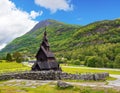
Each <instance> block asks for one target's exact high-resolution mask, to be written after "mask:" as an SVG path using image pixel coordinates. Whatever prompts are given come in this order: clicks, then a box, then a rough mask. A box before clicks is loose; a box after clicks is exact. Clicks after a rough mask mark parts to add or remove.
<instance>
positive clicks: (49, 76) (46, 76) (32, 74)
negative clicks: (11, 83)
mask: <svg viewBox="0 0 120 93" xmlns="http://www.w3.org/2000/svg"><path fill="white" fill-rule="evenodd" d="M107 76H109V73H96V74H90V73H86V74H70V73H64V72H61V71H29V72H19V73H9V74H2V75H0V80H9V79H29V80H63V79H69V80H103V79H105V78H106V77H107Z"/></svg>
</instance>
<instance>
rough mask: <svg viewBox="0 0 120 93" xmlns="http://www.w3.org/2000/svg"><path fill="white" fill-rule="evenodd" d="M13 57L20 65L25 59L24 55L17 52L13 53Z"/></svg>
mask: <svg viewBox="0 0 120 93" xmlns="http://www.w3.org/2000/svg"><path fill="white" fill-rule="evenodd" d="M13 57H14V60H15V61H16V62H18V63H20V62H22V61H23V57H22V54H21V53H19V52H15V53H13Z"/></svg>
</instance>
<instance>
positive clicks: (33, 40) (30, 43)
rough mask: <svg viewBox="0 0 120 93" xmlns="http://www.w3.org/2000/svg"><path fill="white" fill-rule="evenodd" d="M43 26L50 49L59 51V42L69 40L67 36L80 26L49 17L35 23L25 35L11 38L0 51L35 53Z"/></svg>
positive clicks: (69, 36) (70, 35) (41, 35)
mask: <svg viewBox="0 0 120 93" xmlns="http://www.w3.org/2000/svg"><path fill="white" fill-rule="evenodd" d="M45 27H46V30H47V33H48V38H49V41H50V45H51V48H52V50H53V51H59V50H62V49H63V47H61V44H63V43H64V42H65V41H69V38H71V37H72V35H73V33H75V32H76V31H77V30H78V29H79V28H80V27H81V26H76V25H70V24H65V23H62V22H58V21H56V20H51V19H48V20H44V21H41V22H39V23H38V24H36V25H35V27H33V29H32V30H30V31H29V32H28V33H26V34H25V35H23V36H21V37H18V38H16V39H15V40H13V41H12V42H11V43H9V44H8V45H7V46H6V47H5V48H4V49H3V50H2V51H1V52H14V51H21V52H26V51H27V52H30V53H34V54H35V53H36V52H37V50H38V48H39V45H40V43H41V40H42V37H43V32H44V31H45ZM65 45H66V44H65ZM65 45H64V46H65Z"/></svg>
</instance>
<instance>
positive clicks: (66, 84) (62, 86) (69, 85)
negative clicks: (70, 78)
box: [57, 81, 73, 88]
mask: <svg viewBox="0 0 120 93" xmlns="http://www.w3.org/2000/svg"><path fill="white" fill-rule="evenodd" d="M57 86H58V87H59V88H69V87H73V85H71V84H68V83H66V82H63V81H57Z"/></svg>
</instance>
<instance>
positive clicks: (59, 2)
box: [35, 0, 73, 13]
mask: <svg viewBox="0 0 120 93" xmlns="http://www.w3.org/2000/svg"><path fill="white" fill-rule="evenodd" d="M35 3H36V4H37V5H39V6H41V7H45V8H46V9H50V11H51V12H52V13H55V12H56V11H57V10H64V11H69V10H72V9H73V5H72V4H70V0H35Z"/></svg>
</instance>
